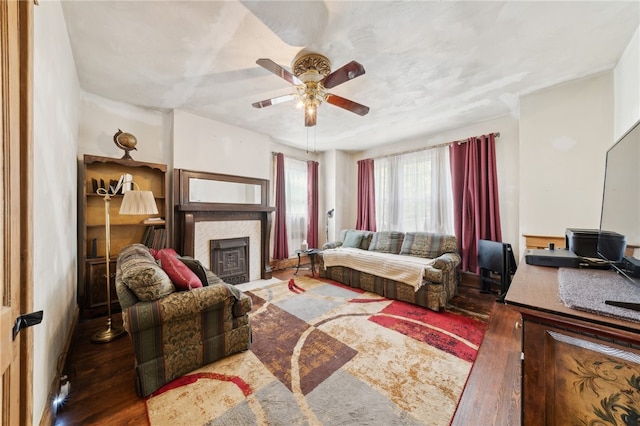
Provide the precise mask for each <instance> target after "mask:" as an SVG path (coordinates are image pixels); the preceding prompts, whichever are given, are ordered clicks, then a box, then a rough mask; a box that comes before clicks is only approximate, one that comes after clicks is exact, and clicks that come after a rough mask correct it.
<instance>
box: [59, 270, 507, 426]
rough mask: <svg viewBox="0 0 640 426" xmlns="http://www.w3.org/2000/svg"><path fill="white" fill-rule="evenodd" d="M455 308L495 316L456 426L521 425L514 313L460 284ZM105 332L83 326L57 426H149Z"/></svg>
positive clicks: (126, 356)
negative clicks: (99, 337) (99, 340)
mask: <svg viewBox="0 0 640 426" xmlns="http://www.w3.org/2000/svg"><path fill="white" fill-rule="evenodd" d="M294 272H295V271H294V270H293V269H285V270H281V271H274V273H273V276H274V278H278V279H281V280H288V279H289V278H291V277H292V276H293V273H294ZM299 274H300V275H303V274H304V275H310V271H307V270H304V271H303V270H302V269H301V270H300V272H299ZM452 306H453V307H455V309H459V310H464V311H466V312H468V313H476V314H479V315H481V316H484V317H486V316H487V315H489V313H490V321H489V325H488V328H487V332H486V334H485V340H484V342H483V345H482V346H481V348H480V351H479V352H478V358H477V360H476V362H475V364H474V366H473V369H472V371H471V374H470V376H469V380H468V382H467V386H466V388H465V392H464V394H463V396H462V398H461V400H460V403H459V406H458V409H457V412H456V415H455V418H454V420H453V424H455V425H471V424H474V425H475V424H483V425H491V424H494V425H507V424H508V425H516V424H520V412H519V392H520V379H519V374H520V371H519V366H520V358H519V357H520V346H519V345H520V343H519V340H518V339H519V337H518V330H515V329H514V324H515V322H516V320H517V317H516V314H515V311H512V310H511V309H510V308H508V307H507V306H505V305H504V304H501V303H496V302H495V296H494V295H487V294H480V292H479V290H478V287H475V286H473V285H471V286H469V285H461V286H460V287H459V294H458V295H457V296H456V297H455V298H454V299H453V300H452ZM114 322H115V323H116V324H121V317H120V314H114ZM104 328H106V319H105V318H98V319H92V320H87V321H83V322H80V323H79V324H78V327H77V330H76V332H75V334H74V339H73V343H72V346H71V349H70V353H69V354H68V357H67V365H66V369H65V371H64V372H65V374H67V375H68V376H69V380H70V384H71V390H70V393H69V396H68V398H67V400H66V401H65V402H64V404H63V405H62V406H61V407H60V408H58V412H57V415H56V422H55V424H56V425H60V426H62V425H106V424H108V425H147V424H149V422H148V419H147V415H146V410H145V403H144V400H143V399H142V398H140V397H139V396H137V395H136V393H135V385H134V370H133V368H134V355H133V348H132V346H131V342H130V340H129V338H128V337H127V336H125V337H122V338H120V339H117V340H115V341H113V342H110V343H103V344H96V343H92V342H91V336H92V335H93V334H94V333H95V332H97V331H101V330H103V329H104ZM516 352H517V354H516ZM507 419H508V421H507Z"/></svg>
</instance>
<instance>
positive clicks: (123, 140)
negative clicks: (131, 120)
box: [113, 129, 138, 160]
mask: <svg viewBox="0 0 640 426" xmlns="http://www.w3.org/2000/svg"><path fill="white" fill-rule="evenodd" d="M113 142H114V143H115V144H116V146H117V147H118V148H120V149H123V150H124V155H123V156H122V159H123V160H133V158H131V155H129V151H133V150H136V151H137V148H136V144H137V143H138V140H137V139H136V137H135V136H133V135H132V134H131V133H125V132H123V131H122V130H120V129H118V131H117V132H116V134H115V135H113Z"/></svg>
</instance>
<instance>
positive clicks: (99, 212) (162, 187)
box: [78, 155, 168, 318]
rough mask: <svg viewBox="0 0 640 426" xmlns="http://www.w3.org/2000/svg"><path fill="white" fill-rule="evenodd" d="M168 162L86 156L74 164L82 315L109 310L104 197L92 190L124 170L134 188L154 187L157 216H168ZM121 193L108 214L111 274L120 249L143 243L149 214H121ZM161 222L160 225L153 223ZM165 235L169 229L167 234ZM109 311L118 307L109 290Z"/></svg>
mask: <svg viewBox="0 0 640 426" xmlns="http://www.w3.org/2000/svg"><path fill="white" fill-rule="evenodd" d="M166 171H167V166H166V165H165V164H156V163H145V162H140V161H134V160H126V159H116V158H107V157H99V156H93V155H85V156H84V158H83V160H82V161H81V163H80V165H79V167H78V195H79V197H80V200H79V202H78V210H79V211H78V304H79V305H80V311H81V316H82V317H83V318H90V317H94V316H99V315H104V314H106V312H107V306H106V305H107V297H106V296H107V294H106V282H105V279H106V277H105V272H106V261H105V252H106V245H105V243H106V233H105V202H104V197H103V196H101V195H99V194H97V193H96V186H98V187H100V186H101V185H102V183H104V186H105V187H108V185H109V182H111V181H118V180H119V179H120V176H122V175H124V174H128V175H131V177H132V179H133V182H134V183H135V184H136V185H137V186H136V189H141V190H147V191H152V192H153V195H154V197H155V201H156V205H157V206H158V214H157V215H154V216H153V217H162V218H165V217H166V204H167V202H166V198H165V197H166V194H167V174H166ZM121 202H122V195H121V194H117V195H113V196H112V197H111V201H110V207H109V214H110V223H111V264H110V265H111V266H110V269H111V271H110V272H111V274H112V275H113V274H114V273H115V259H116V258H117V256H118V253H119V252H120V250H121V249H122V248H123V247H125V246H127V245H129V244H132V243H139V242H142V241H143V239H144V237H145V231H146V229H147V227H148V226H154V225H147V224H145V223H144V221H145V220H146V219H148V218H149V217H150V216H148V215H120V214H119V211H120V205H121ZM155 226H156V227H163V226H165V225H164V223H162V224H160V225H155ZM167 234H168V233H167ZM111 306H112V309H113V310H115V311H117V310H119V304H118V299H117V297H115V290H114V289H113V288H112V298H111Z"/></svg>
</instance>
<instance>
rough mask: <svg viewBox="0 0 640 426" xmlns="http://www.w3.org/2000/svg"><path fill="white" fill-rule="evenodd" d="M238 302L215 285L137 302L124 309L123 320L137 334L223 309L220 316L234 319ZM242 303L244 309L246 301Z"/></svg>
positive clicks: (239, 301) (227, 290)
mask: <svg viewBox="0 0 640 426" xmlns="http://www.w3.org/2000/svg"><path fill="white" fill-rule="evenodd" d="M242 296H244V298H247V299H249V303H248V306H249V309H251V304H250V301H251V299H250V298H249V297H248V296H247V295H244V294H243V295H242ZM242 299H243V298H242V297H241V298H240V300H236V298H235V296H234V295H233V294H232V293H231V291H230V290H229V289H228V288H227V286H226V284H216V285H213V286H207V287H202V288H196V289H193V290H190V291H180V292H175V293H171V294H170V295H168V296H166V297H164V298H162V299H160V300H155V301H152V302H138V303H136V304H135V305H132V306H130V307H128V308H127V309H126V310H124V312H123V314H124V315H123V319H125V328H127V331H128V332H129V333H139V332H140V331H142V330H146V329H151V328H155V327H160V326H162V324H166V323H169V322H171V321H176V320H183V319H188V318H193V317H194V316H196V315H199V314H200V313H201V312H204V311H206V310H224V315H225V316H228V319H229V320H231V319H232V318H233V316H234V315H233V311H234V309H233V308H234V305H235V304H236V303H241V300H242ZM242 304H243V305H244V306H245V307H246V306H247V303H246V301H245V302H244V303H242ZM244 310H245V309H240V311H244ZM243 314H244V313H243Z"/></svg>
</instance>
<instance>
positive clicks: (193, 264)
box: [178, 255, 207, 286]
mask: <svg viewBox="0 0 640 426" xmlns="http://www.w3.org/2000/svg"><path fill="white" fill-rule="evenodd" d="M178 259H179V260H180V262H182V263H184V264H185V265H186V266H187V268H189V269H191V271H192V272H193V273H194V274H196V276H197V277H198V279H199V280H200V282H201V283H202V285H203V286H205V285H207V272H206V268H205V267H204V265H203V264H202V263H200V261H199V260H198V259H194V258H193V257H189V256H180V255H178Z"/></svg>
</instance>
